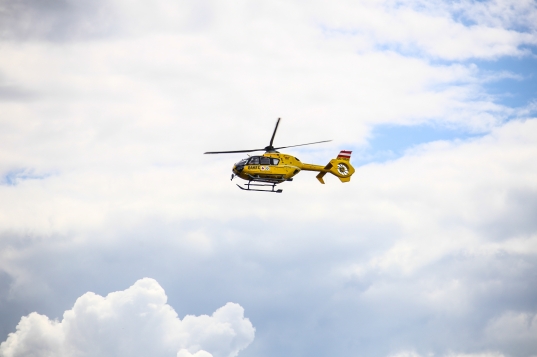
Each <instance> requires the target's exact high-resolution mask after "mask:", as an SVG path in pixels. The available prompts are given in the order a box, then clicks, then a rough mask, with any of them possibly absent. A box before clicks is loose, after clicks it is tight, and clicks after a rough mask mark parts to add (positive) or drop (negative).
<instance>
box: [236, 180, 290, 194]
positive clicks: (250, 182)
mask: <svg viewBox="0 0 537 357" xmlns="http://www.w3.org/2000/svg"><path fill="white" fill-rule="evenodd" d="M245 186H246V188H244V187H242V186H240V185H238V184H237V187H238V188H240V189H241V190H244V191H259V192H273V193H282V190H280V189H278V190H275V189H274V188H275V187H276V184H275V183H268V184H264V183H252V181H248V183H247V184H246V185H245ZM250 186H254V187H270V190H268V189H257V188H251V187H250Z"/></svg>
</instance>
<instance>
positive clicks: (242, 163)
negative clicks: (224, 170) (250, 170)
mask: <svg viewBox="0 0 537 357" xmlns="http://www.w3.org/2000/svg"><path fill="white" fill-rule="evenodd" d="M247 162H248V159H242V160H241V161H239V162H237V163H236V164H235V166H244V165H246V163H247Z"/></svg>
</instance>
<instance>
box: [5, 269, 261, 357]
mask: <svg viewBox="0 0 537 357" xmlns="http://www.w3.org/2000/svg"><path fill="white" fill-rule="evenodd" d="M166 300H167V297H166V295H165V293H164V290H163V289H162V287H160V285H159V284H158V283H157V282H156V281H155V280H153V279H149V278H144V279H141V280H138V281H137V282H136V283H135V284H134V285H132V286H131V287H129V288H128V289H126V290H124V291H118V292H113V293H110V294H108V295H107V296H106V297H102V296H99V295H96V294H94V293H90V292H89V293H86V294H84V295H83V296H81V297H80V298H79V299H77V301H76V303H75V304H74V306H73V308H72V309H71V310H68V311H66V312H65V313H64V315H63V319H62V320H61V321H57V320H50V319H49V318H48V317H47V316H44V315H40V314H38V313H35V312H34V313H31V314H29V315H28V316H25V317H22V318H21V321H20V323H19V324H18V325H17V331H16V332H14V333H11V334H9V337H8V338H7V340H6V341H4V342H2V344H1V345H0V355H1V356H3V357H17V356H20V357H28V356H55V357H60V356H66V357H68V356H69V357H73V356H173V355H175V354H177V356H178V357H235V356H236V355H237V354H238V352H239V351H240V350H242V349H244V348H246V346H248V345H249V344H250V343H251V342H252V341H253V339H254V331H255V330H254V328H253V326H252V324H251V323H250V321H249V320H248V319H246V318H244V310H243V308H242V307H241V306H240V305H238V304H233V303H228V304H226V305H225V306H223V307H221V308H219V309H218V310H216V311H215V312H214V313H213V314H212V315H211V316H208V315H202V316H192V315H187V316H185V318H184V319H182V320H181V319H179V318H178V316H177V313H176V312H175V311H174V310H173V308H172V307H171V306H170V305H168V304H167V303H166Z"/></svg>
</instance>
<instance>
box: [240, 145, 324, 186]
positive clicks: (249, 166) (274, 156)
mask: <svg viewBox="0 0 537 357" xmlns="http://www.w3.org/2000/svg"><path fill="white" fill-rule="evenodd" d="M302 170H304V171H318V172H329V171H330V170H329V168H326V167H325V166H321V165H312V164H306V163H303V162H301V161H300V160H299V159H297V158H296V157H294V156H292V155H288V154H283V153H279V152H267V153H265V154H263V155H262V156H251V157H249V158H246V159H243V160H241V161H239V162H237V163H236V164H235V165H234V166H233V174H234V175H235V176H237V177H240V178H241V179H243V180H247V181H259V182H269V183H275V184H278V183H282V182H284V181H291V179H292V177H293V176H295V175H297V174H298V173H299V172H300V171H302Z"/></svg>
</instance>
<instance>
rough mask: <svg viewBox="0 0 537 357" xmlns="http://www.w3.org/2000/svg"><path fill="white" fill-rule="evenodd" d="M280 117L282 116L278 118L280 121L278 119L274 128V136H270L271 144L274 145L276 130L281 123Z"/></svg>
mask: <svg viewBox="0 0 537 357" xmlns="http://www.w3.org/2000/svg"><path fill="white" fill-rule="evenodd" d="M280 119H281V118H278V121H276V127H275V128H274V132H273V133H272V138H270V144H269V146H272V142H273V141H274V137H275V136H276V131H278V125H280Z"/></svg>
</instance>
